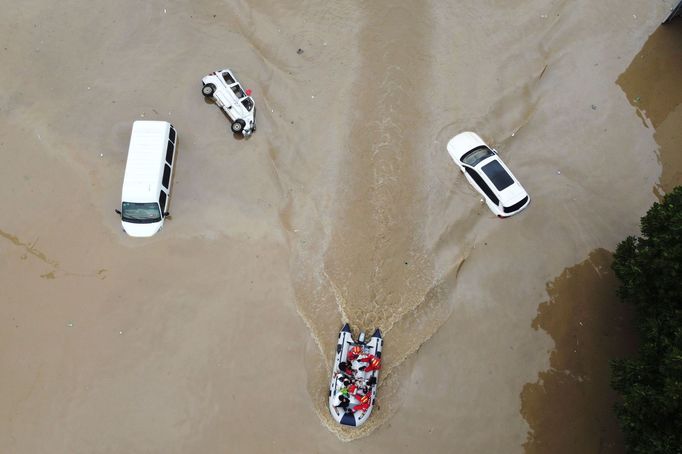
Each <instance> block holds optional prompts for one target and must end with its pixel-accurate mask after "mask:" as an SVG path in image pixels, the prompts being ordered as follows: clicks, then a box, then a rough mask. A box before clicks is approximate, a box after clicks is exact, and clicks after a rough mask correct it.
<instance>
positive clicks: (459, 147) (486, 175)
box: [447, 132, 530, 218]
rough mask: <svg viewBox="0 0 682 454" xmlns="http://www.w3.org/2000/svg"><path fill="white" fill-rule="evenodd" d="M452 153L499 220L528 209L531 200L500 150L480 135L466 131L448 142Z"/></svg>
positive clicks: (449, 150) (449, 151) (454, 159)
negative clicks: (503, 159) (490, 145)
mask: <svg viewBox="0 0 682 454" xmlns="http://www.w3.org/2000/svg"><path fill="white" fill-rule="evenodd" d="M447 148H448V153H449V154H450V156H451V157H452V159H453V161H455V164H457V165H458V166H459V168H460V169H461V170H462V173H464V175H465V176H466V179H467V180H469V183H471V185H472V186H473V187H474V188H476V190H477V191H478V192H479V193H480V194H481V195H482V196H483V198H484V199H485V202H486V204H487V205H488V208H490V211H492V212H493V213H495V214H496V215H497V216H498V217H501V218H506V217H509V216H512V215H514V214H516V213H518V212H520V211H521V210H523V209H524V208H526V207H527V206H528V204H529V203H530V197H529V196H528V193H527V192H526V190H525V189H523V186H521V183H519V181H518V180H517V179H516V177H514V175H513V174H512V173H511V170H509V168H508V167H507V166H506V165H504V162H502V160H501V159H500V157H499V156H498V154H497V151H496V150H495V149H493V148H490V147H489V146H488V145H486V144H485V142H484V141H483V139H481V138H480V137H479V136H478V135H477V134H476V133H473V132H462V133H460V134H457V135H456V136H455V137H453V138H452V139H450V141H449V142H448V146H447Z"/></svg>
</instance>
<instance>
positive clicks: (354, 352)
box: [346, 345, 364, 362]
mask: <svg viewBox="0 0 682 454" xmlns="http://www.w3.org/2000/svg"><path fill="white" fill-rule="evenodd" d="M363 353H364V351H363V349H362V347H361V346H360V345H353V346H352V347H351V348H350V350H348V354H347V355H346V359H347V360H348V361H350V362H353V361H355V359H356V358H357V357H358V356H360V355H362V354H363Z"/></svg>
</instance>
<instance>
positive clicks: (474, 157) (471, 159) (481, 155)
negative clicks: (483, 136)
mask: <svg viewBox="0 0 682 454" xmlns="http://www.w3.org/2000/svg"><path fill="white" fill-rule="evenodd" d="M491 156H494V153H493V152H492V151H490V148H488V147H478V148H474V149H473V150H471V151H469V152H468V153H466V154H465V155H464V156H462V162H463V163H464V164H467V165H470V166H471V167H475V166H476V164H478V163H479V162H481V161H483V160H484V159H487V158H489V157H491Z"/></svg>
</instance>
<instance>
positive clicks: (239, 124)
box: [232, 120, 246, 133]
mask: <svg viewBox="0 0 682 454" xmlns="http://www.w3.org/2000/svg"><path fill="white" fill-rule="evenodd" d="M244 126H246V123H244V120H237V121H235V122H234V123H232V132H234V133H238V132H242V131H243V130H244Z"/></svg>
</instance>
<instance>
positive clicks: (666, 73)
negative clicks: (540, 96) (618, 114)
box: [616, 18, 682, 198]
mask: <svg viewBox="0 0 682 454" xmlns="http://www.w3.org/2000/svg"><path fill="white" fill-rule="evenodd" d="M616 83H617V84H618V85H619V86H620V87H621V88H622V89H623V91H624V92H625V94H626V95H627V98H628V101H629V102H630V104H631V105H632V106H633V107H634V108H635V109H636V110H637V114H638V115H639V116H640V118H642V121H643V122H644V123H645V125H647V127H653V128H654V129H655V132H654V139H655V140H656V143H657V144H658V146H659V149H658V150H657V151H656V153H657V155H658V159H659V161H660V163H661V166H662V171H661V177H660V180H659V184H658V185H657V186H656V187H655V188H654V193H655V194H656V195H657V196H658V197H659V198H660V197H662V195H663V194H664V193H666V192H669V191H670V190H671V189H672V188H674V187H675V186H677V185H679V184H680V183H681V182H682V153H680V142H681V141H682V18H677V19H675V20H673V21H672V22H670V23H668V24H666V25H661V26H660V27H658V29H657V30H656V31H655V32H654V33H653V34H652V35H651V36H650V37H649V39H648V40H647V42H646V43H645V44H644V46H643V47H642V50H641V51H640V52H639V53H638V54H637V56H636V57H635V58H634V59H633V60H632V62H631V63H630V65H629V66H628V68H627V69H626V70H625V72H623V74H621V75H620V77H618V80H617V81H616ZM642 151H643V152H649V150H642Z"/></svg>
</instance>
